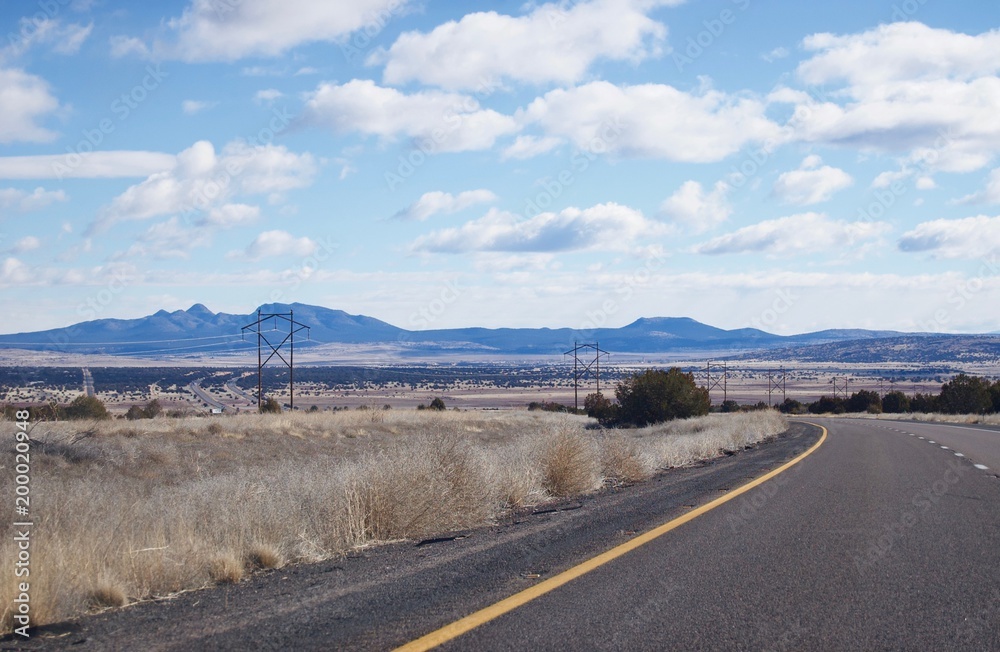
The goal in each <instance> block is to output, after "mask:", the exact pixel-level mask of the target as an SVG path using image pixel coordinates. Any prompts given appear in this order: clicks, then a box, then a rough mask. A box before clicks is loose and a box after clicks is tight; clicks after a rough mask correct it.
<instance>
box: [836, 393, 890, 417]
mask: <svg viewBox="0 0 1000 652" xmlns="http://www.w3.org/2000/svg"><path fill="white" fill-rule="evenodd" d="M845 407H846V408H847V411H848V412H868V413H871V414H879V413H880V412H882V397H881V396H879V395H878V392H873V391H871V390H868V389H862V390H861V391H859V392H854V393H853V394H851V398H849V399H847V404H846V406H845Z"/></svg>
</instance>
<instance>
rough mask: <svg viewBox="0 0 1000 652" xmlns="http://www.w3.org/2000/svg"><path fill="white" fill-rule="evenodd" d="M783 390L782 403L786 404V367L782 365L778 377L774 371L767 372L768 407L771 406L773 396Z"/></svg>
mask: <svg viewBox="0 0 1000 652" xmlns="http://www.w3.org/2000/svg"><path fill="white" fill-rule="evenodd" d="M779 389H780V390H781V402H782V403H784V402H785V400H786V393H785V365H781V371H780V372H779V375H778V376H775V375H774V370H773V369H768V371H767V405H768V407H770V406H771V394H772V392H775V391H777V390H779Z"/></svg>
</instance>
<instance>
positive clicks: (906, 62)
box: [0, 0, 1000, 333]
mask: <svg viewBox="0 0 1000 652" xmlns="http://www.w3.org/2000/svg"><path fill="white" fill-rule="evenodd" d="M0 20H2V23H0V24H2V25H3V27H4V32H5V33H6V37H5V38H4V39H3V42H2V44H0V250H2V251H0V260H2V261H3V262H2V267H0V288H2V290H0V291H2V293H3V296H4V299H5V307H6V310H4V311H3V313H2V316H0V332H21V331H30V330H38V329H43V328H51V327H58V326H65V325H68V324H71V323H75V322H79V321H84V320H88V319H94V318H104V317H115V318H132V317H139V316H143V315H146V314H149V313H152V312H155V311H156V310H159V309H161V308H165V309H168V310H174V309H179V308H187V307H189V306H190V305H191V304H193V303H196V302H200V303H204V304H206V305H207V306H208V307H209V308H210V309H212V310H214V311H217V312H221V311H224V312H236V313H247V312H250V311H252V310H253V309H254V308H255V307H256V306H257V305H259V304H261V303H265V302H269V301H285V302H291V301H300V302H304V303H312V304H318V305H323V306H327V307H330V308H339V309H342V310H346V311H348V312H351V313H361V314H366V315H371V316H374V317H377V318H379V319H383V320H385V321H389V322H391V323H393V324H396V325H398V326H402V327H407V328H415V329H423V328H444V327H460V326H472V325H477V326H490V327H499V326H551V327H576V328H589V327H593V326H603V325H608V326H621V325H625V324H627V323H629V322H631V321H633V320H634V319H636V318H638V317H643V316H646V317H649V316H688V317H693V318H695V319H698V320H700V321H704V322H707V323H711V324H713V325H716V326H720V327H724V328H740V327H745V326H755V327H759V328H763V329H765V330H768V331H771V332H777V333H797V332H804V331H811V330H819V329H823V328H850V327H861V328H878V329H882V328H887V329H898V330H906V331H943V332H984V331H994V330H1000V313H998V312H997V309H996V306H997V305H1000V301H998V299H1000V276H998V273H1000V261H998V260H997V256H996V255H997V253H998V250H1000V208H998V205H1000V157H998V156H997V154H998V153H1000V76H998V75H1000V30H998V27H1000V7H998V5H997V4H996V3H995V2H992V1H991V2H985V1H983V2H943V0H923V1H920V0H906V1H897V2H885V3H881V2H869V1H865V2H861V1H849V2H838V3H801V2H788V1H784V0H781V1H773V2H759V1H757V0H703V1H699V0H689V1H687V2H684V1H682V0H666V1H659V2H658V1H655V0H617V1H601V0H590V1H582V2H564V3H552V4H519V3H511V2H492V3H487V2H469V3H444V2H434V1H428V2H417V1H414V0H355V1H352V2H350V3H317V2H308V1H306V0H300V1H295V2H292V1H287V0H285V1H278V0H194V1H193V2H191V1H177V2H159V3H155V5H152V6H149V7H146V6H142V5H140V4H138V3H125V2H114V1H113V0H105V1H101V0H90V1H88V0H40V1H38V2H4V3H3V4H2V5H0Z"/></svg>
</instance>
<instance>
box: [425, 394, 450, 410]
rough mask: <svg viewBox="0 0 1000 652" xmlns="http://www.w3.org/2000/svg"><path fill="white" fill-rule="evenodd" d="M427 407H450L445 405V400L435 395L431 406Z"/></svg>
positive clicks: (440, 408) (431, 408)
mask: <svg viewBox="0 0 1000 652" xmlns="http://www.w3.org/2000/svg"><path fill="white" fill-rule="evenodd" d="M427 409H429V410H446V409H448V408H446V407H445V405H444V401H442V400H441V399H440V398H439V397H437V396H435V397H434V400H433V401H431V404H430V405H429V406H427Z"/></svg>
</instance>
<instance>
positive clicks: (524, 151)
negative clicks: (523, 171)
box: [500, 135, 563, 161]
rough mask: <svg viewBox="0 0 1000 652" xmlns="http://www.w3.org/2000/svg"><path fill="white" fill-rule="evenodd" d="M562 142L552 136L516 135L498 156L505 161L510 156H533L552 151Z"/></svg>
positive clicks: (522, 157) (514, 157) (519, 157)
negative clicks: (511, 142)
mask: <svg viewBox="0 0 1000 652" xmlns="http://www.w3.org/2000/svg"><path fill="white" fill-rule="evenodd" d="M562 142H563V141H562V139H560V138H556V137H554V136H544V137H542V138H539V137H537V136H530V135H526V136H518V137H517V138H515V139H514V142H513V144H511V145H508V146H507V147H505V148H504V150H503V153H502V154H501V156H500V158H501V159H502V160H505V161H506V160H508V159H512V158H513V159H527V158H533V157H535V156H538V155H540V154H545V153H546V152H550V151H552V150H553V149H555V148H556V147H558V146H559V145H561V144H562Z"/></svg>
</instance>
